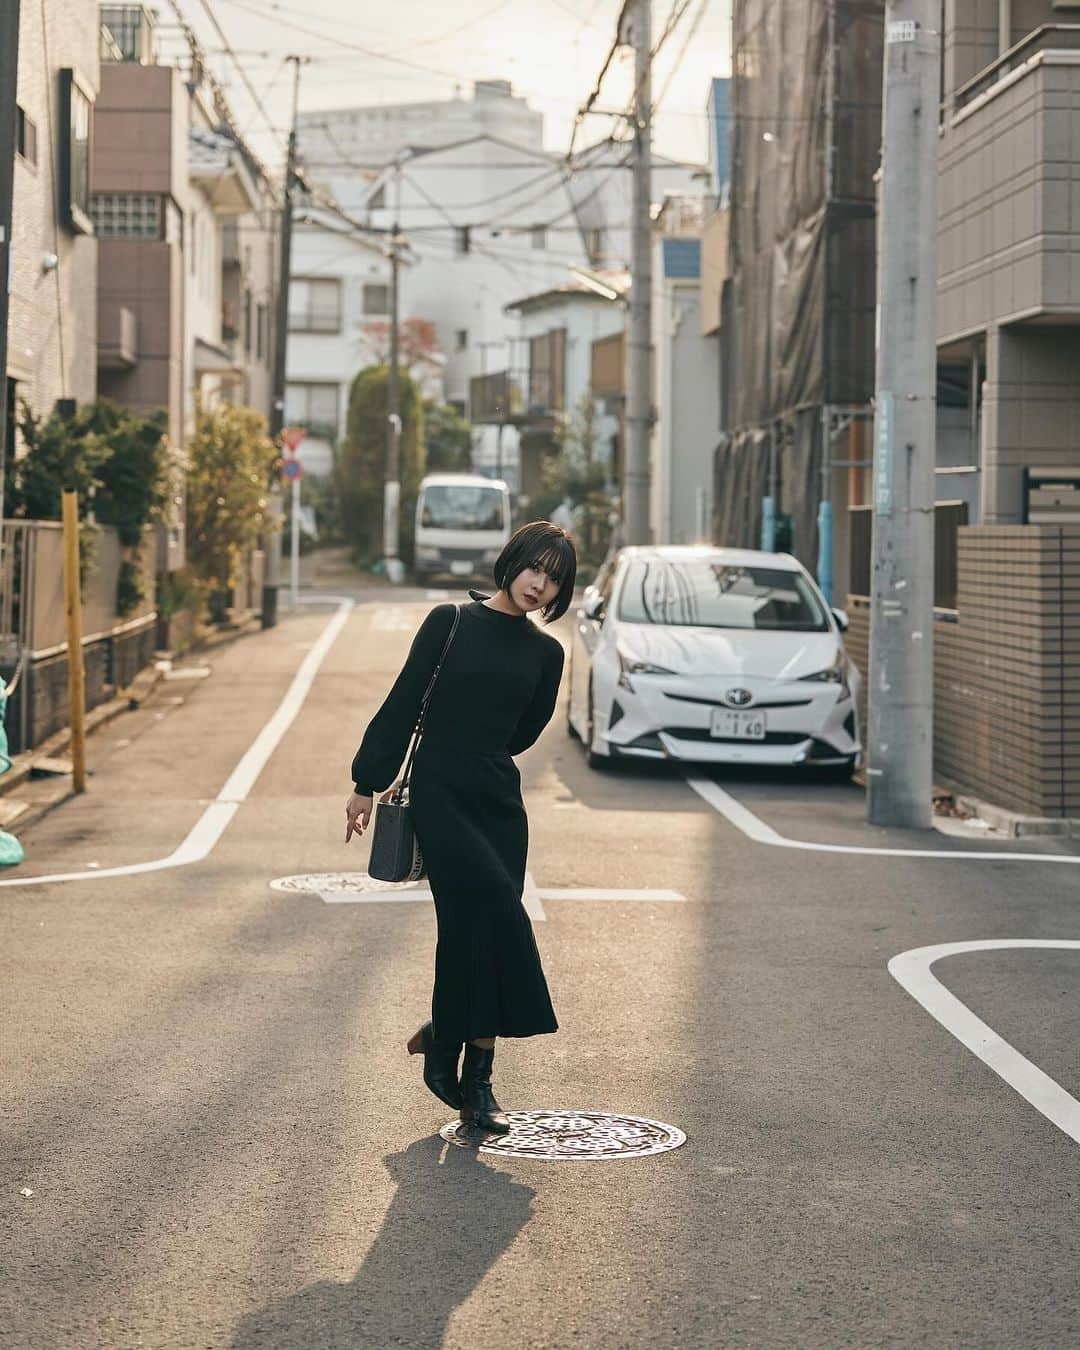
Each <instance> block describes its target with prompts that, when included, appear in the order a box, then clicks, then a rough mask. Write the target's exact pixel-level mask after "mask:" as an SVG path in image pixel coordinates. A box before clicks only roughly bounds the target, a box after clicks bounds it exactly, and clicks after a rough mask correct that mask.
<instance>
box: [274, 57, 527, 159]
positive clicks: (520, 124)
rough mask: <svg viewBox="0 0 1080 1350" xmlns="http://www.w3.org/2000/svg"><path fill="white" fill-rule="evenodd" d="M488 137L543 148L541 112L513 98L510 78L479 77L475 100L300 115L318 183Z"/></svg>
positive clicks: (300, 134)
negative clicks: (406, 156) (417, 153)
mask: <svg viewBox="0 0 1080 1350" xmlns="http://www.w3.org/2000/svg"><path fill="white" fill-rule="evenodd" d="M484 135H487V136H494V137H495V138H496V139H497V140H505V141H512V142H513V143H514V144H515V145H521V146H524V147H526V148H528V149H532V150H540V149H542V148H543V142H544V118H543V114H542V113H538V112H533V110H532V109H531V108H530V107H529V105H528V104H527V103H526V102H525V100H524V99H523V98H518V97H517V96H515V94H514V91H513V87H512V85H511V84H510V82H509V81H508V80H478V81H477V82H476V83H475V84H474V85H473V96H472V98H471V99H465V98H462V97H461V94H460V93H458V94H456V95H455V96H454V97H453V98H451V99H436V100H432V101H429V102H426V103H381V104H376V105H373V106H368V107H361V108H328V109H324V110H321V111H317V112H303V113H301V114H300V115H299V117H298V118H297V139H298V141H299V143H300V147H301V152H302V158H303V162H304V166H305V168H306V169H307V170H308V171H309V172H310V174H311V176H312V177H313V178H315V179H317V180H319V181H320V182H324V181H327V180H328V179H332V180H341V179H343V178H345V179H351V178H354V177H355V176H356V175H357V174H359V175H360V176H361V177H363V175H365V174H371V175H373V176H374V175H376V174H378V172H379V171H380V170H381V169H382V168H383V166H384V165H385V164H386V163H387V162H388V161H390V160H392V159H394V158H396V156H398V155H399V154H401V153H402V152H404V151H408V150H412V149H429V150H430V149H434V148H435V147H437V146H441V145H454V144H456V143H457V142H458V141H466V140H471V139H472V137H474V136H484Z"/></svg>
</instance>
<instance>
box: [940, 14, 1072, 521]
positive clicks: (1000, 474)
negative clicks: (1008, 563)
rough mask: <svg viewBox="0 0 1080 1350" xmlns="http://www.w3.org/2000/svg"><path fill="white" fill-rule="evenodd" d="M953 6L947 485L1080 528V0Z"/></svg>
mask: <svg viewBox="0 0 1080 1350" xmlns="http://www.w3.org/2000/svg"><path fill="white" fill-rule="evenodd" d="M945 12H946V26H945V34H944V53H943V78H942V88H943V104H942V111H941V139H940V147H941V155H940V179H939V206H938V221H939V223H938V368H939V393H940V391H941V390H942V388H944V390H945V391H947V393H948V394H949V395H950V396H951V397H950V400H949V401H950V402H951V404H952V408H953V413H952V418H953V424H952V427H951V428H950V433H949V435H948V437H947V438H946V439H945V440H944V441H942V436H941V429H940V427H939V453H938V473H939V478H945V479H946V480H947V481H948V482H949V483H950V484H951V487H952V492H953V494H954V495H955V496H957V497H958V498H961V499H963V500H964V501H965V502H966V503H967V504H968V507H969V519H970V520H972V521H976V520H979V521H982V522H983V523H984V524H988V525H992V524H1001V525H1009V524H1021V523H1026V522H1028V521H1032V522H1034V521H1039V520H1041V521H1054V520H1058V521H1062V520H1069V519H1071V520H1076V521H1080V181H1078V173H1080V167H1078V166H1080V4H1068V5H1066V4H1062V3H1060V2H1059V0H1012V3H1011V4H1010V3H1007V0H1001V2H1000V3H997V4H994V3H989V0H951V2H950V3H949V4H947V5H946V6H945Z"/></svg>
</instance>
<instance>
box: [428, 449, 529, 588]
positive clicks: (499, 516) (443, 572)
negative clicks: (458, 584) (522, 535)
mask: <svg viewBox="0 0 1080 1350" xmlns="http://www.w3.org/2000/svg"><path fill="white" fill-rule="evenodd" d="M509 538H510V489H509V488H508V487H507V485H506V483H504V482H503V480H502V479H501V478H482V477H481V476H480V475H479V474H472V473H431V474H428V476H427V477H426V478H425V479H424V480H423V481H422V482H421V484H420V493H419V496H418V497H417V499H416V535H415V545H416V546H415V549H414V551H413V570H414V571H415V573H416V575H417V577H418V578H427V577H434V576H452V577H475V576H484V577H490V576H491V566H492V563H494V562H495V560H496V558H498V556H499V554H500V553H501V552H502V551H503V548H504V547H505V545H506V542H507V540H508V539H509Z"/></svg>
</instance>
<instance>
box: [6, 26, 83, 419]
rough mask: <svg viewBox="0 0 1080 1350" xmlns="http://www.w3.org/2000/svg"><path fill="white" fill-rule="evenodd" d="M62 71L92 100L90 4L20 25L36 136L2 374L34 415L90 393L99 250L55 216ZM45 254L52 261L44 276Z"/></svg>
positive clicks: (23, 100)
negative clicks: (53, 256)
mask: <svg viewBox="0 0 1080 1350" xmlns="http://www.w3.org/2000/svg"><path fill="white" fill-rule="evenodd" d="M43 7H44V14H42V8H43ZM63 67H71V68H72V69H74V71H75V73H76V77H77V79H78V80H79V82H80V84H81V85H82V86H83V87H84V88H85V89H86V90H87V92H88V93H89V94H90V95H91V97H96V96H97V90H98V8H97V4H96V3H95V0H36V3H34V4H32V5H24V6H23V17H22V23H21V24H20V32H19V78H18V90H17V94H16V97H17V99H18V102H19V105H20V107H22V108H23V109H24V110H25V111H26V113H27V115H28V116H29V117H30V118H31V119H32V120H33V121H34V123H35V124H36V127H37V164H36V166H35V165H31V164H29V163H28V162H27V161H26V160H24V159H22V158H21V157H20V156H18V155H16V157H15V184H14V208H13V220H12V265H11V311H10V331H9V336H8V343H9V345H8V375H9V376H11V377H12V378H13V379H16V380H17V381H18V382H19V389H18V393H19V395H20V396H21V397H23V398H25V399H26V400H27V402H29V403H30V405H31V406H32V407H33V408H34V409H35V410H36V411H38V412H41V413H47V412H49V411H51V409H52V407H53V405H54V404H55V402H56V400H57V399H58V398H65V397H66V398H75V399H77V400H79V401H80V402H83V401H85V400H88V399H92V398H93V397H94V392H95V387H96V364H97V241H96V240H95V239H94V238H93V236H90V235H81V234H75V233H72V232H71V231H70V230H69V229H67V228H66V227H65V226H64V225H62V224H61V223H60V221H59V219H58V211H57V195H56V179H57V169H58V165H57V159H58V152H59V145H60V75H59V72H60V70H61V69H62V68H63ZM46 253H55V254H56V255H57V257H58V258H59V265H58V266H57V267H56V268H55V269H54V270H52V271H49V272H46V271H44V270H43V268H42V260H43V256H44V255H45V254H46Z"/></svg>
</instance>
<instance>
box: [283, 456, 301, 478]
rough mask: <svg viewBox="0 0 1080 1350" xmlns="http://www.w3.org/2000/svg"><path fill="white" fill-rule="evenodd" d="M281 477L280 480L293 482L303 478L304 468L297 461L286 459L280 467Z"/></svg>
mask: <svg viewBox="0 0 1080 1350" xmlns="http://www.w3.org/2000/svg"><path fill="white" fill-rule="evenodd" d="M281 476H282V478H285V479H287V480H288V481H289V482H290V483H291V482H293V481H295V480H296V479H297V478H303V476H304V466H303V465H302V464H301V463H300V461H299V460H298V459H287V460H286V461H285V462H284V464H282V466H281Z"/></svg>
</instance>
